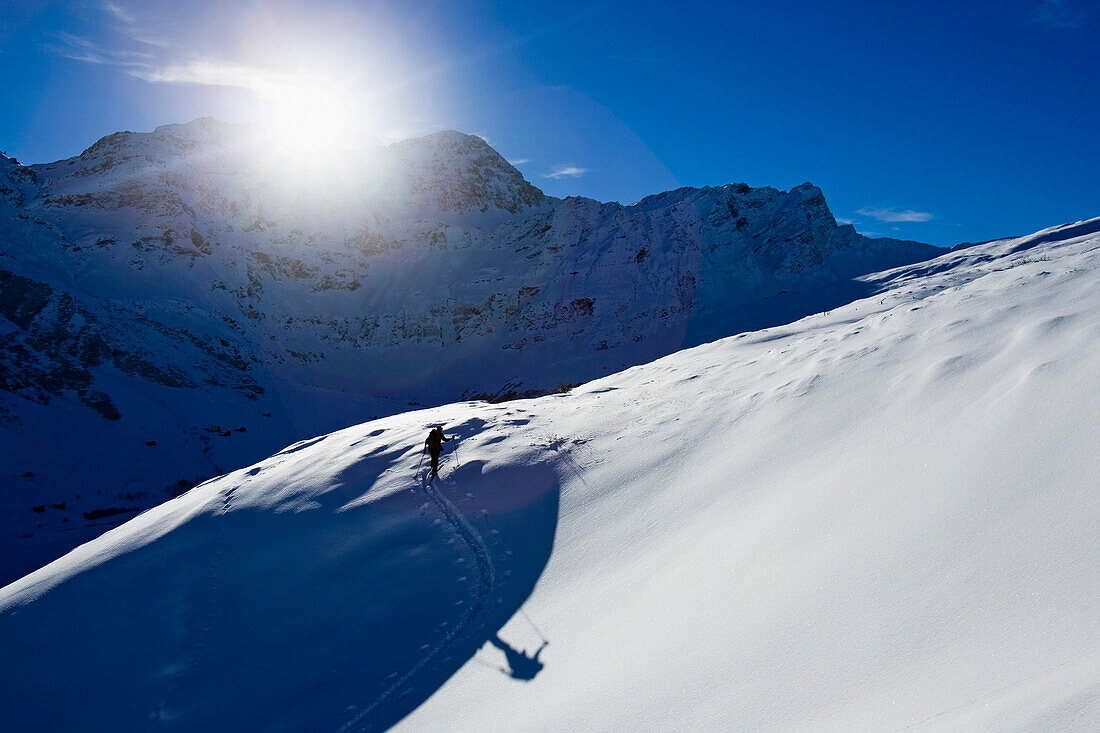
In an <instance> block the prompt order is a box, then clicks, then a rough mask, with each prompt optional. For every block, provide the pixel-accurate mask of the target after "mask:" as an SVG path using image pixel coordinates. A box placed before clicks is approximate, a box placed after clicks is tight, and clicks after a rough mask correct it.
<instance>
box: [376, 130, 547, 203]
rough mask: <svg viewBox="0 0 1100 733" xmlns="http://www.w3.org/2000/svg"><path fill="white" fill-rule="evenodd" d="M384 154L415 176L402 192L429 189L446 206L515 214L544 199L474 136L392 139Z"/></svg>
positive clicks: (454, 134) (450, 134)
mask: <svg viewBox="0 0 1100 733" xmlns="http://www.w3.org/2000/svg"><path fill="white" fill-rule="evenodd" d="M387 152H388V154H389V156H390V157H391V160H392V161H393V162H399V163H400V164H401V165H402V166H403V167H404V168H406V170H407V171H408V173H409V174H410V176H411V178H412V179H414V180H412V181H410V184H411V185H410V186H409V188H408V190H407V191H402V193H405V194H411V195H418V194H424V193H429V194H431V195H432V197H433V198H434V203H436V204H437V205H438V206H439V207H440V208H441V209H444V210H448V209H465V208H470V207H476V208H479V209H481V210H482V211H486V210H488V208H489V207H496V208H499V209H503V210H505V211H508V212H510V213H513V214H516V213H519V212H520V211H521V210H522V209H524V208H525V207H530V206H538V205H539V204H540V203H542V201H543V199H544V198H545V197H544V195H543V193H542V191H540V190H539V189H537V188H535V187H534V186H532V185H531V184H530V183H528V182H527V180H526V179H524V177H523V174H522V173H520V172H519V171H518V170H516V168H515V167H514V166H513V165H511V164H510V163H509V162H508V161H507V160H505V159H504V158H503V157H502V156H501V155H500V153H498V152H497V151H496V150H493V148H491V147H490V146H489V144H488V143H487V142H485V140H483V139H482V138H480V137H478V136H477V135H466V134H463V133H461V132H457V131H455V130H443V131H441V132H436V133H432V134H430V135H425V136H423V137H419V138H413V139H411V140H404V141H401V142H399V143H395V144H393V145H391V146H390V147H389V148H387Z"/></svg>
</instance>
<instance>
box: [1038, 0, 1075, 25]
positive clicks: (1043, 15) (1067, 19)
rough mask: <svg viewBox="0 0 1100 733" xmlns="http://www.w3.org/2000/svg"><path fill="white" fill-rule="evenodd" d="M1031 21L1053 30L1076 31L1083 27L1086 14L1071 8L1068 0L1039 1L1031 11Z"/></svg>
mask: <svg viewBox="0 0 1100 733" xmlns="http://www.w3.org/2000/svg"><path fill="white" fill-rule="evenodd" d="M1031 20H1032V22H1033V23H1035V24H1037V25H1042V26H1046V27H1047V28H1051V29H1054V30H1064V29H1071V30H1077V29H1080V28H1084V27H1085V22H1086V20H1087V13H1086V12H1085V11H1084V10H1082V9H1080V8H1076V7H1072V5H1071V3H1070V2H1069V0H1039V4H1038V5H1036V6H1035V8H1034V9H1032V11H1031Z"/></svg>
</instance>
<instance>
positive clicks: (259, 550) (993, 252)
mask: <svg viewBox="0 0 1100 733" xmlns="http://www.w3.org/2000/svg"><path fill="white" fill-rule="evenodd" d="M867 283H868V285H869V286H873V287H874V288H876V289H877V294H876V295H875V296H873V297H870V298H866V299H863V300H858V301H855V302H853V303H851V304H849V305H847V306H844V307H843V308H839V309H837V310H834V311H831V312H828V313H822V314H818V315H815V316H811V317H809V318H805V319H803V320H800V321H798V322H796V323H793V324H790V325H788V326H783V327H777V328H772V329H768V330H764V331H758V332H754V333H750V334H745V335H743V336H740V337H735V338H730V339H725V340H722V341H718V342H715V343H712V344H707V345H704V346H700V347H697V348H694V349H691V350H687V351H683V352H680V353H677V354H673V355H671V356H669V357H666V358H664V359H661V360H659V361H657V362H654V363H652V364H648V365H645V366H639V367H635V368H632V369H630V370H628V371H625V372H623V373H621V374H617V375H613V376H611V377H607V378H605V379H602V380H600V381H597V382H592V383H589V384H587V385H585V386H583V387H580V388H576V389H574V390H573V391H572V392H571V393H570V394H563V395H555V396H550V397H544V398H541V399H538V400H528V401H516V402H510V403H506V404H500V405H489V404H481V403H462V404H455V405H449V406H445V407H439V408H435V409H431V410H425V411H421V412H415V413H406V414H402V415H396V416H393V417H388V418H385V419H382V420H377V421H373V422H371V423H367V424H364V425H361V426H357V427H354V428H349V429H347V430H343V431H341V432H338V433H333V434H330V435H327V436H323V437H320V438H316V439H313V440H309V441H304V442H302V443H298V444H295V445H293V446H291V447H289V448H287V449H285V450H284V451H282V452H281V453H279V454H277V455H275V456H273V457H271V458H269V459H267V460H265V461H263V462H261V463H258V464H256V465H255V466H253V467H251V468H248V469H245V470H241V471H237V472H234V473H231V474H228V475H226V476H223V477H221V478H219V479H215V480H213V481H210V482H207V483H206V484H203V485H201V486H199V487H196V488H195V489H193V490H191V491H190V492H189V493H187V494H185V495H184V496H181V497H179V498H177V499H174V500H172V501H170V502H168V503H166V504H164V505H161V506H159V507H157V508H155V509H153V510H150V511H149V512H146V513H144V514H142V515H140V516H138V517H137V518H136V519H134V520H132V521H130V522H128V523H126V524H125V525H123V526H121V527H119V528H117V529H114V530H112V531H111V532H108V533H107V534H105V535H103V536H101V537H99V538H97V539H96V540H94V541H92V542H90V543H88V544H85V545H83V546H81V547H79V548H77V549H76V550H74V551H73V552H71V553H69V554H68V555H66V556H65V557H62V558H60V559H59V560H57V561H55V562H54V563H52V564H50V565H49V566H47V567H45V568H43V569H41V570H38V571H36V572H34V573H32V574H30V575H28V576H26V577H24V578H22V579H21V580H19V581H17V582H15V583H13V584H11V585H9V586H7V587H5V588H3V589H2V590H0V648H2V649H3V653H4V659H5V662H4V664H3V665H0V709H2V710H3V711H4V713H3V715H4V718H5V725H6V726H8V727H10V728H11V729H13V730H73V729H80V730H104V731H107V730H111V731H117V730H148V729H158V728H165V729H172V730H194V729H200V728H202V729H206V730H245V729H247V730H273V731H278V730H334V731H335V730H344V731H353V730H381V729H385V728H387V727H391V726H394V725H395V724H396V730H401V731H406V730H407V731H421V730H432V731H434V730H461V731H466V730H469V731H503V730H525V731H528V730H546V731H550V730H555V731H556V730H571V731H572V730H600V731H606V730H613V731H614V730H618V731H635V730H653V731H663V730H695V729H703V730H746V731H761V730H815V731H820V730H838V731H840V730H882V731H897V730H944V729H950V730H1071V731H1077V730H1079V731H1090V730H1097V729H1098V728H1100V634H1098V632H1100V622H1098V620H1097V613H1096V609H1097V604H1098V601H1100V496H1098V493H1097V490H1096V489H1097V486H1100V458H1098V456H1100V450H1098V448H1100V440H1098V438H1100V413H1098V412H1097V410H1096V405H1097V404H1100V381H1098V380H1097V378H1096V376H1097V374H1100V220H1093V221H1090V222H1082V223H1079V224H1077V225H1072V226H1067V227H1061V228H1055V229H1052V230H1047V231H1044V232H1039V233H1038V234H1036V235H1032V236H1031V237H1025V238H1021V239H1014V240H1004V241H999V242H993V243H989V244H986V245H981V246H977V247H972V248H968V249H964V250H959V251H955V252H951V253H947V254H945V255H943V256H941V257H939V258H937V259H935V260H932V261H929V262H925V263H921V264H919V265H912V266H908V267H904V268H899V269H896V270H892V271H889V272H884V273H881V274H879V275H875V276H872V277H869V278H867ZM437 422H439V423H442V424H443V425H444V426H445V427H446V429H447V432H448V434H453V435H456V436H458V441H457V442H455V443H449V444H447V446H448V451H447V452H446V453H445V456H446V459H445V463H444V466H443V469H442V471H441V479H440V480H438V481H437V482H435V483H433V484H430V485H425V484H424V483H423V482H421V481H420V480H419V479H418V474H417V471H418V462H419V461H420V460H421V456H420V448H421V445H422V441H423V439H424V437H425V436H426V434H427V431H428V428H429V427H430V426H431V425H432V424H435V423H437ZM456 448H457V450H456ZM424 460H425V462H426V459H424ZM419 468H420V474H421V475H422V474H423V468H424V467H423V465H422V464H421V465H419ZM494 632H495V633H496V634H497V636H496V637H495V638H494V639H493V641H494V642H495V643H490V638H491V637H493V635H494ZM543 634H544V635H545V638H546V640H548V641H549V645H548V646H546V647H545V648H544V649H543V650H542V653H541V655H540V656H539V662H540V663H541V664H544V665H545V666H544V667H541V668H539V666H538V665H532V664H531V663H526V664H524V661H523V657H521V654H523V653H526V655H527V656H528V658H529V657H530V655H532V654H533V653H534V651H535V650H536V649H538V648H539V647H540V646H542V638H541V637H542V635H543ZM509 668H511V670H512V671H513V672H515V673H517V676H520V677H524V676H526V677H532V678H531V679H526V680H521V679H515V678H513V677H510V676H509V675H507V674H503V673H502V669H503V670H507V669H509Z"/></svg>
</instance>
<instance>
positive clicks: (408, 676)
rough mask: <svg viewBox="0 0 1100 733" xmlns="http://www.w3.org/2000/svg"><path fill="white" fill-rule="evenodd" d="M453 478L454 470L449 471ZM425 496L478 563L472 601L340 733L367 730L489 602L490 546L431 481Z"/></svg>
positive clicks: (491, 581)
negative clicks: (374, 717)
mask: <svg viewBox="0 0 1100 733" xmlns="http://www.w3.org/2000/svg"><path fill="white" fill-rule="evenodd" d="M451 475H452V476H453V475H454V471H452V472H451ZM422 487H423V489H424V493H425V494H427V496H428V498H429V499H431V500H432V502H433V503H434V504H435V505H436V507H437V508H438V509H439V511H440V512H441V513H442V514H443V517H444V519H446V520H447V523H448V524H450V525H451V527H452V529H454V531H455V532H456V533H457V534H458V536H459V537H461V538H462V541H463V542H465V543H466V546H467V548H468V549H469V551H470V553H471V554H472V555H473V556H474V562H475V563H476V564H477V569H478V582H477V587H476V591H475V598H474V601H473V602H472V603H471V604H470V605H469V607H468V608H467V609H466V613H465V614H463V616H462V618H461V620H459V622H458V623H456V624H455V625H454V626H452V627H451V630H450V631H449V632H447V634H446V635H444V637H443V638H442V639H441V640H440V641H439V643H438V644H436V645H435V646H433V647H431V648H430V649H429V650H428V651H427V652H426V653H425V654H424V656H422V657H421V658H420V659H419V660H418V661H417V662H416V664H414V665H413V666H412V667H410V668H409V670H408V671H407V672H405V674H403V675H401V676H400V677H398V678H397V679H396V680H394V681H393V683H392V684H390V685H389V686H388V687H387V688H386V689H385V690H383V691H382V692H381V694H379V695H378V697H376V698H375V699H374V700H372V701H371V702H370V704H369V705H367V706H366V707H365V708H363V709H362V710H360V711H359V712H358V713H356V714H355V715H354V717H352V719H351V720H349V721H348V722H347V723H345V724H344V725H342V726H341V727H340V729H339V730H340V733H349V732H350V731H356V730H363V731H366V730H370V729H371V723H370V722H367V723H366V724H365V725H363V721H364V719H365V718H366V717H367V716H369V715H370V714H371V713H373V712H374V711H376V710H377V709H378V708H379V707H380V706H381V705H382V704H384V703H385V702H386V701H388V700H390V699H391V698H393V697H394V696H395V695H397V693H398V692H399V691H400V690H401V688H403V687H404V686H405V685H406V684H408V682H409V681H410V680H412V678H413V677H415V676H416V675H417V674H418V673H419V672H421V671H422V670H423V669H424V668H426V667H427V666H428V665H429V664H431V663H432V662H434V661H435V660H436V659H437V658H439V656H440V655H442V654H443V652H444V651H446V650H447V647H449V646H450V645H451V644H453V643H454V642H455V641H457V640H458V639H459V638H460V637H461V636H462V634H464V633H465V632H466V630H467V629H468V628H469V627H470V624H471V623H473V621H474V619H475V618H476V617H477V615H478V614H479V613H481V609H482V608H484V607H485V602H486V601H488V600H489V594H490V593H492V590H493V586H494V585H495V584H496V572H495V570H494V568H493V560H492V557H491V555H490V552H489V547H488V546H487V545H486V544H485V540H484V539H482V537H481V534H480V533H479V532H478V531H477V529H475V528H474V526H473V525H472V524H470V522H469V520H467V519H466V517H465V516H464V515H463V514H462V512H461V511H460V510H459V509H458V507H456V506H455V505H454V503H453V502H451V500H450V499H448V498H447V497H446V496H444V495H443V494H442V492H440V491H439V490H438V489H437V488H436V487H435V486H434V485H433V484H432V482H431V481H428V482H426V483H423V484H422Z"/></svg>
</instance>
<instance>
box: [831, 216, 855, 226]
mask: <svg viewBox="0 0 1100 733" xmlns="http://www.w3.org/2000/svg"><path fill="white" fill-rule="evenodd" d="M833 218H835V219H836V223H837V224H840V225H841V226H844V225H845V224H855V223H856V222H855V220H854V219H844V218H842V217H839V216H837V217H833Z"/></svg>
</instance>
